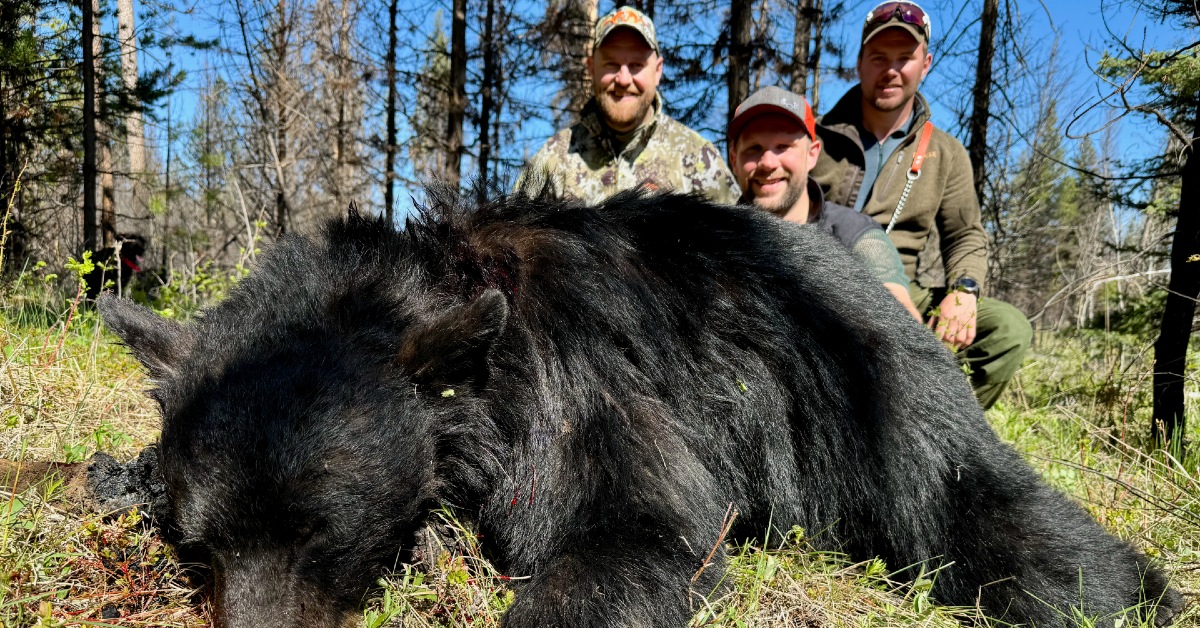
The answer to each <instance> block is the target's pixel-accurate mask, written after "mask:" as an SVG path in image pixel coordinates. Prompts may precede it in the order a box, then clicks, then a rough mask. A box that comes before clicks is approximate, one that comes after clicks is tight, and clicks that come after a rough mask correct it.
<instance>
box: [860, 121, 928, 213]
mask: <svg viewBox="0 0 1200 628" xmlns="http://www.w3.org/2000/svg"><path fill="white" fill-rule="evenodd" d="M915 113H916V112H915V111H914V112H913V113H912V114H909V116H908V121H906V122H905V123H904V124H902V125H901V126H900V128H899V129H897V130H896V131H895V132H893V133H892V134H891V135H889V136H887V137H885V138H883V141H882V142H880V141H878V140H876V139H875V134H874V133H872V132H870V131H868V130H867V129H866V128H864V127H863V126H862V125H861V124H859V127H858V135H859V137H860V138H862V143H863V166H864V168H863V180H862V186H861V187H860V188H859V192H858V198H856V199H854V209H856V210H858V211H862V208H863V206H864V205H866V204H867V198H868V197H869V196H871V191H872V188H873V187H874V186H875V179H876V178H878V177H879V171H880V170H883V162H884V160H886V159H887V158H888V156H890V155H891V154H892V153H894V152H895V151H896V148H897V147H899V146H900V143H901V142H903V141H904V138H905V137H907V136H908V133H909V130H910V128H909V127H911V126H912V121H913V119H914V118H915V117H916V116H915V115H913V114H915Z"/></svg>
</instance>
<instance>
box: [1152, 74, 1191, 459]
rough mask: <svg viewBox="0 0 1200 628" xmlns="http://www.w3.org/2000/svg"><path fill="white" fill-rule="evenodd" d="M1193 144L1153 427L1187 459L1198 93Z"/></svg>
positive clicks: (1157, 347) (1159, 348) (1159, 347)
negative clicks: (1186, 377)
mask: <svg viewBox="0 0 1200 628" xmlns="http://www.w3.org/2000/svg"><path fill="white" fill-rule="evenodd" d="M1194 102H1195V120H1194V122H1193V127H1192V142H1191V146H1189V147H1188V148H1187V161H1186V162H1185V163H1184V166H1183V173H1182V176H1181V177H1180V178H1181V183H1180V186H1179V218H1178V219H1177V222H1176V223H1175V238H1174V239H1173V240H1172V242H1171V279H1170V281H1169V282H1168V284H1167V304H1166V307H1165V308H1164V309H1163V316H1162V327H1160V328H1159V329H1160V330H1159V335H1158V340H1157V341H1155V343H1154V425H1153V426H1152V428H1151V434H1152V435H1153V436H1154V437H1155V439H1159V438H1165V440H1166V442H1167V445H1168V447H1170V450H1171V452H1172V453H1173V454H1174V455H1175V456H1176V457H1178V458H1179V459H1181V460H1182V459H1183V453H1184V452H1183V449H1184V442H1183V435H1184V425H1185V423H1186V420H1185V419H1186V417H1185V416H1184V403H1183V401H1184V400H1183V384H1184V378H1183V375H1184V369H1185V368H1186V367H1187V349H1188V342H1189V341H1190V340H1191V336H1192V321H1193V320H1194V319H1195V316H1196V300H1197V299H1198V298H1200V261H1197V260H1196V259H1195V255H1196V252H1197V251H1200V198H1197V189H1196V188H1197V186H1200V159H1197V158H1196V153H1198V152H1200V96H1197V97H1195V101H1194Z"/></svg>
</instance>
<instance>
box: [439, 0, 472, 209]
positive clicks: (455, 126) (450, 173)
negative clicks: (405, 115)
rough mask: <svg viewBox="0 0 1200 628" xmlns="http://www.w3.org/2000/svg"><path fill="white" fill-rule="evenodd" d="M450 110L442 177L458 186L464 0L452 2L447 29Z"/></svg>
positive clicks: (463, 87) (464, 58)
mask: <svg viewBox="0 0 1200 628" xmlns="http://www.w3.org/2000/svg"><path fill="white" fill-rule="evenodd" d="M449 102H450V107H449V115H448V116H447V118H446V167H445V168H444V170H443V172H442V175H443V176H444V177H445V179H446V182H447V183H449V184H450V185H452V186H455V187H457V186H458V184H459V180H460V178H461V172H462V170H461V169H462V155H463V116H464V115H465V113H466V110H467V0H454V18H453V20H452V22H451V26H450V99H449Z"/></svg>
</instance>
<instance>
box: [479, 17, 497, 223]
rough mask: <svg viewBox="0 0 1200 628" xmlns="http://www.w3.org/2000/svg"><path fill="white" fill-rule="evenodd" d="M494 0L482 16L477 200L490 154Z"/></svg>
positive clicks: (482, 199)
mask: <svg viewBox="0 0 1200 628" xmlns="http://www.w3.org/2000/svg"><path fill="white" fill-rule="evenodd" d="M495 22H496V0H487V8H486V10H485V12H484V18H483V42H482V43H483V77H482V81H483V84H482V85H481V86H480V91H481V96H482V99H481V100H482V102H481V104H480V109H479V185H478V188H477V189H478V192H479V202H480V203H481V204H482V203H483V202H485V201H486V200H487V189H488V162H489V161H490V160H491V156H492V135H491V123H492V109H493V107H494V102H493V98H492V84H493V83H495V75H496V42H495V36H496V32H495Z"/></svg>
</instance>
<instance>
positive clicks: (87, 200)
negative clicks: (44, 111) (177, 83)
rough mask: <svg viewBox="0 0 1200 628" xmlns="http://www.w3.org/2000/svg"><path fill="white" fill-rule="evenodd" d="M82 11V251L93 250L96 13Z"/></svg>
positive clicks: (85, 2) (87, 3) (89, 8)
mask: <svg viewBox="0 0 1200 628" xmlns="http://www.w3.org/2000/svg"><path fill="white" fill-rule="evenodd" d="M92 2H93V0H82V2H81V3H80V4H81V5H82V9H83V38H82V45H83V249H84V250H85V251H94V250H96V53H95V48H94V42H95V39H96V32H95V30H94V29H95V27H96V10H95V7H94V5H93V4H92Z"/></svg>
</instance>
